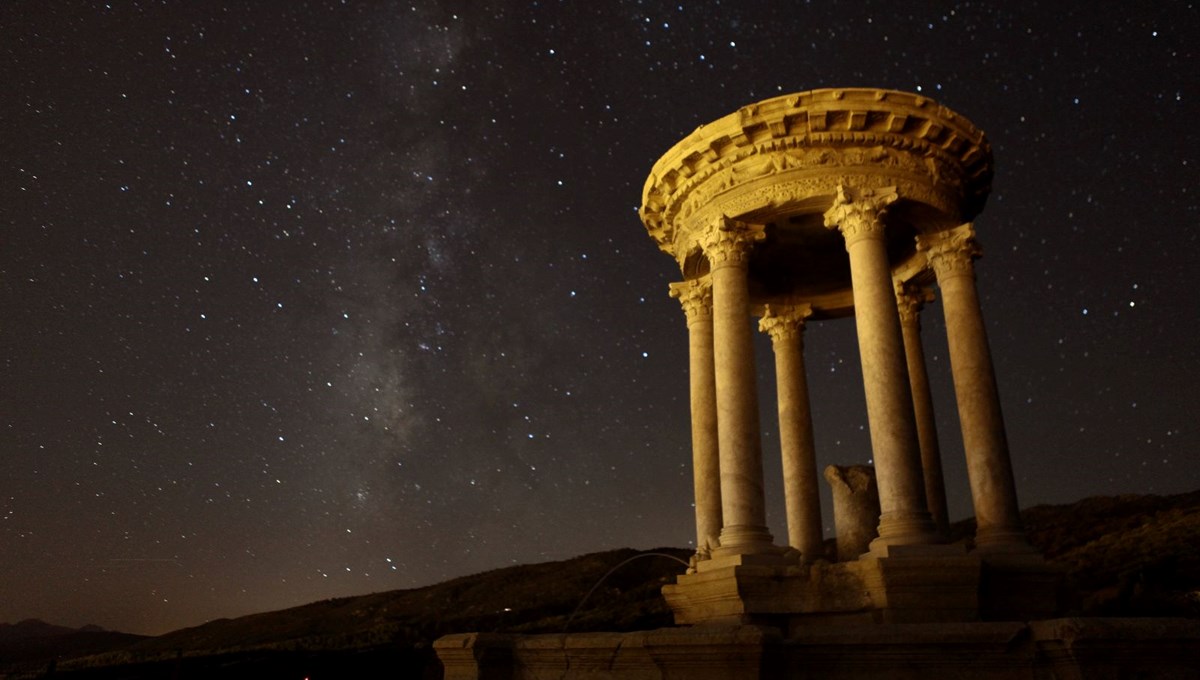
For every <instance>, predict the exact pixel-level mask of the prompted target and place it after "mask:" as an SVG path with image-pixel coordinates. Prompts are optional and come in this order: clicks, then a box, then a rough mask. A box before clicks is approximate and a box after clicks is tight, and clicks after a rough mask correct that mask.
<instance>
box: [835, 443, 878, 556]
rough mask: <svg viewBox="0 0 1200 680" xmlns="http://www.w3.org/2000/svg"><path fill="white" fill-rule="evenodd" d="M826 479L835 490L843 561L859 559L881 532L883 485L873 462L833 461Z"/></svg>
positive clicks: (837, 524)
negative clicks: (878, 527) (843, 463)
mask: <svg viewBox="0 0 1200 680" xmlns="http://www.w3.org/2000/svg"><path fill="white" fill-rule="evenodd" d="M825 481H827V482H829V488H830V489H832V490H833V526H834V531H836V532H837V558H838V561H839V562H849V561H850V560H856V559H858V557H859V555H862V554H863V553H865V552H867V550H868V548H869V546H870V545H871V540H872V539H874V538H875V536H877V534H876V531H875V527H876V525H878V524H879V488H878V487H877V486H876V484H875V468H873V467H871V466H870V465H849V466H846V467H843V466H840V465H830V466H828V467H826V468H825Z"/></svg>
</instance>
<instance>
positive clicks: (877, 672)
mask: <svg viewBox="0 0 1200 680" xmlns="http://www.w3.org/2000/svg"><path fill="white" fill-rule="evenodd" d="M434 649H435V650H436V652H437V655H438V658H439V659H440V660H441V662H442V665H443V667H444V669H445V675H444V677H445V679H446V680H500V679H503V680H523V679H542V678H556V679H563V680H583V679H587V680H599V679H601V678H622V679H630V680H676V679H678V680H683V679H687V680H718V679H720V680H733V679H735V678H736V679H741V678H822V679H833V680H850V679H859V678H862V679H869V680H879V679H880V678H902V679H904V678H1005V679H1008V678H1029V679H1030V680H1043V679H1047V680H1048V679H1051V678H1054V679H1056V680H1075V679H1079V680H1083V679H1085V678H1087V679H1090V678H1102V679H1103V678H1112V679H1114V680H1115V679H1117V678H1166V679H1180V680H1182V679H1185V678H1187V679H1194V678H1200V621H1194V620H1187V619H1084V618H1063V619H1050V620H1045V621H1034V622H1032V623H1020V622H973V623H938V624H863V625H838V626H818V627H810V628H804V629H801V630H799V631H797V632H795V633H793V634H792V635H791V636H789V637H784V636H783V635H782V634H781V633H780V632H779V630H778V629H776V628H771V627H765V626H720V625H706V626H693V627H688V628H664V629H659V630H651V631H640V632H633V633H573V634H560V635H503V634H488V633H465V634H459V635H447V636H446V637H443V638H441V639H439V640H438V641H437V642H435V643H434Z"/></svg>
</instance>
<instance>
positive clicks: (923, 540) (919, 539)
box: [870, 512, 945, 553]
mask: <svg viewBox="0 0 1200 680" xmlns="http://www.w3.org/2000/svg"><path fill="white" fill-rule="evenodd" d="M944 542H945V539H944V538H942V537H941V536H940V535H939V534H938V532H937V527H936V526H935V525H934V523H933V518H932V517H931V516H930V514H929V513H928V512H904V513H898V512H892V513H887V512H885V513H883V514H882V515H880V516H879V537H878V538H876V539H875V540H873V541H871V547H870V550H871V553H875V552H877V551H878V550H879V549H880V548H883V547H885V546H893V545H934V544H938V543H944Z"/></svg>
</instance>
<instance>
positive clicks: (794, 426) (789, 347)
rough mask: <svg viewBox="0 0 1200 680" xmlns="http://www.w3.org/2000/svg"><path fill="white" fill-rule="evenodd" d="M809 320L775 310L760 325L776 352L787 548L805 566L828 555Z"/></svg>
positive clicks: (803, 310)
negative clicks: (807, 357)
mask: <svg viewBox="0 0 1200 680" xmlns="http://www.w3.org/2000/svg"><path fill="white" fill-rule="evenodd" d="M811 314H812V307H811V306H810V305H796V306H788V307H782V308H780V307H776V306H774V305H772V306H768V307H767V312H766V314H764V315H763V318H762V320H761V321H759V324H758V328H759V330H761V331H763V332H765V333H768V334H769V335H770V336H771V347H772V349H773V350H774V352H775V383H776V387H777V391H778V397H777V400H778V402H779V404H778V406H779V449H780V454H781V458H782V463H783V492H784V503H785V507H786V508H787V531H788V545H790V546H792V547H793V548H795V549H797V550H799V551H800V554H801V555H802V556H803V559H804V561H806V562H812V561H814V560H816V559H818V558H820V557H821V556H823V555H824V552H825V551H824V544H823V540H824V536H823V535H822V532H821V498H820V496H819V495H818V494H819V493H820V492H819V490H818V488H817V455H816V447H815V446H814V444H813V427H812V411H811V409H810V408H809V398H808V376H807V374H806V372H805V370H804V320H805V319H806V318H807V317H808V316H809V315H811Z"/></svg>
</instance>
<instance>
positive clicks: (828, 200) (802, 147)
mask: <svg viewBox="0 0 1200 680" xmlns="http://www.w3.org/2000/svg"><path fill="white" fill-rule="evenodd" d="M991 179H992V152H991V147H990V145H989V144H988V142H987V138H986V137H985V136H984V134H983V132H982V131H980V130H979V129H978V128H976V127H975V126H974V125H972V124H971V122H970V121H968V120H967V119H966V118H964V117H962V116H960V115H958V114H956V113H954V112H953V111H951V110H950V109H947V108H946V107H944V106H941V105H940V104H938V103H936V102H934V101H933V100H931V99H928V98H926V97H923V96H921V95H918V94H912V93H908V92H898V91H894V90H879V89H871V88H847V89H822V90H812V91H809V92H800V93H797V94H789V95H784V96H781V97H774V98H772V99H767V100H764V101H761V102H758V103H757V104H750V105H748V106H744V107H742V108H741V109H739V110H737V111H736V112H734V113H731V114H729V115H728V116H725V117H723V118H720V119H718V120H715V121H713V122H712V123H709V124H707V125H702V126H700V127H699V128H697V129H696V130H695V132H693V133H691V134H690V135H688V136H687V137H685V138H684V139H683V140H682V141H680V142H679V143H678V144H676V145H675V146H673V147H672V148H671V149H670V150H669V151H667V152H666V153H665V154H663V156H662V158H660V159H659V160H658V162H657V163H655V164H654V167H653V169H652V170H651V172H650V177H649V178H648V179H647V180H646V186H645V189H644V191H643V194H642V207H641V210H640V215H641V218H642V221H643V222H644V223H645V225H646V228H647V230H648V231H649V232H650V235H651V237H653V238H654V240H655V241H656V242H657V243H658V245H659V247H660V248H661V249H662V250H664V251H666V252H668V253H671V254H672V255H673V256H674V257H676V259H677V260H679V261H680V263H681V266H682V264H683V260H684V258H685V257H687V256H688V252H687V251H689V250H694V249H695V232H698V231H703V230H707V229H708V228H709V226H710V225H711V224H712V223H713V222H714V220H716V219H719V218H721V217H729V218H733V219H738V220H743V221H747V222H756V223H763V224H766V223H771V222H781V221H786V220H790V221H791V222H793V223H799V222H803V221H804V220H806V219H811V218H812V217H814V216H817V215H819V214H820V213H822V212H823V211H824V210H826V209H828V208H829V206H830V205H831V204H832V200H833V196H834V195H835V194H836V191H837V186H838V185H839V184H854V185H857V186H860V187H867V188H870V187H884V186H889V187H892V186H894V187H896V189H897V191H898V193H899V194H900V198H901V201H902V202H904V203H906V204H907V207H902V208H900V209H899V210H898V211H897V213H898V214H899V213H908V214H909V215H910V217H912V216H917V217H915V218H913V219H910V222H911V223H912V225H913V226H912V228H913V229H916V230H921V229H928V230H939V229H943V228H949V227H950V226H957V225H958V224H961V223H963V222H967V221H970V220H971V219H972V218H973V217H974V216H975V215H976V214H978V213H979V211H980V210H981V209H982V207H983V204H984V201H985V200H986V199H987V194H988V192H989V190H990V188H991Z"/></svg>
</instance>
